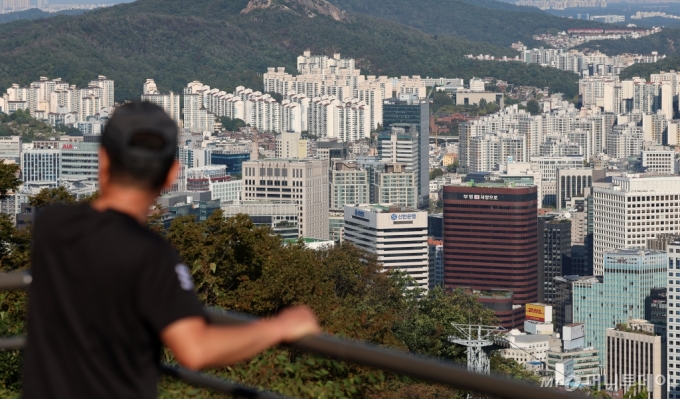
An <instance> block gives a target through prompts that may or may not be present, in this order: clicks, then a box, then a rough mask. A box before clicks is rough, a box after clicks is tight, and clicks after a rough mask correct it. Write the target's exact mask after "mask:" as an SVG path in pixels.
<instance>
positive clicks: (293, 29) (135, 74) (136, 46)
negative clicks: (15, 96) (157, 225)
mask: <svg viewBox="0 0 680 399" xmlns="http://www.w3.org/2000/svg"><path fill="white" fill-rule="evenodd" d="M277 1H278V2H279V3H281V4H283V5H285V6H286V7H285V8H283V7H281V8H274V9H255V10H253V11H252V12H250V13H248V14H241V11H242V10H243V9H245V8H246V6H248V1H247V0H194V1H191V2H186V1H180V0H138V1H136V2H134V3H128V4H121V5H118V6H114V7H109V8H104V9H99V10H95V11H92V12H88V13H85V14H83V15H78V16H71V17H66V16H58V17H54V18H47V19H40V20H34V21H19V22H13V23H8V24H4V25H0V88H4V87H7V86H8V85H10V84H12V83H20V84H28V83H29V82H31V81H33V80H36V79H37V78H38V77H39V76H48V77H51V78H55V77H61V78H62V79H64V80H65V81H67V82H70V83H73V84H78V85H85V84H87V82H89V80H91V79H92V78H93V77H95V76H96V75H98V74H103V75H106V76H108V77H109V78H112V79H114V80H115V81H116V100H117V101H121V100H125V99H132V98H138V96H139V95H140V94H141V86H142V84H143V83H144V81H145V80H146V79H148V78H154V79H156V81H157V83H158V84H159V89H161V90H175V91H180V90H181V89H182V87H184V86H185V85H186V83H188V82H190V81H192V80H201V81H202V82H204V83H205V84H208V85H210V86H212V87H219V88H220V89H223V90H232V89H233V88H235V87H236V86H238V85H245V86H250V87H253V88H255V89H260V88H261V86H262V77H261V74H262V73H263V72H265V71H266V68H267V67H270V66H285V67H287V68H288V69H289V70H293V69H294V65H295V59H296V57H297V56H298V55H299V54H301V53H302V52H303V51H304V50H307V49H309V50H312V52H313V53H317V54H333V53H336V52H340V53H342V54H343V56H347V57H353V58H356V59H357V61H358V64H359V66H360V67H361V68H362V69H364V72H365V73H370V74H386V75H390V76H400V75H414V74H419V75H422V76H436V77H439V76H446V77H461V78H465V79H469V78H470V77H472V76H493V77H496V78H499V79H503V80H508V81H509V82H510V83H514V84H522V85H533V86H541V87H543V86H550V87H551V89H553V90H554V91H561V92H564V93H565V94H567V95H568V96H570V97H571V96H573V94H574V93H575V91H576V84H575V82H576V81H577V79H576V75H574V74H571V73H568V72H562V71H557V70H554V69H541V68H540V67H537V66H527V65H523V64H519V63H507V64H506V63H496V62H478V61H470V60H466V59H464V58H463V55H464V54H469V53H472V54H492V55H496V56H503V55H508V56H514V55H516V52H515V51H513V50H511V49H509V48H500V47H496V46H493V45H491V44H488V43H482V42H474V41H470V40H467V39H463V38H455V37H449V36H446V35H436V36H433V35H430V34H426V33H423V32H422V31H419V30H417V29H415V28H411V27H407V26H404V25H402V24H399V23H396V22H391V21H385V20H379V19H376V18H373V17H370V16H365V15H357V14H352V15H351V16H349V17H348V18H346V19H345V20H344V21H336V20H335V19H333V18H332V17H329V16H325V15H321V14H318V13H316V14H314V13H312V14H311V17H310V13H309V10H307V9H304V7H300V6H296V5H297V4H298V2H302V0H277ZM378 1H380V0H378ZM427 1H430V0H427ZM274 3H276V2H274ZM465 4H467V3H465ZM409 9H410V8H406V9H405V12H408V10H409ZM433 11H436V10H433Z"/></svg>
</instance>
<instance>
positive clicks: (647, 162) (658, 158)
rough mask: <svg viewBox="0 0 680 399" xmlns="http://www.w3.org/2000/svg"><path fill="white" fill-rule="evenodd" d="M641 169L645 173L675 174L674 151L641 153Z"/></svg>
mask: <svg viewBox="0 0 680 399" xmlns="http://www.w3.org/2000/svg"><path fill="white" fill-rule="evenodd" d="M642 167H644V168H646V169H645V172H647V173H658V174H661V175H672V174H675V151H670V150H669V151H663V150H656V151H642Z"/></svg>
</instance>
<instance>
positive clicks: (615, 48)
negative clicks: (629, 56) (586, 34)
mask: <svg viewBox="0 0 680 399" xmlns="http://www.w3.org/2000/svg"><path fill="white" fill-rule="evenodd" d="M576 48H577V49H591V50H599V51H601V52H603V53H605V54H607V55H616V54H623V53H634V54H650V53H651V52H652V51H658V52H659V54H666V55H673V54H679V53H680V29H664V30H662V31H661V32H659V33H655V34H653V35H649V36H645V37H641V38H639V39H621V40H596V41H592V42H587V43H583V44H581V45H580V46H578V47H576Z"/></svg>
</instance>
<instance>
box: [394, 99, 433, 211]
mask: <svg viewBox="0 0 680 399" xmlns="http://www.w3.org/2000/svg"><path fill="white" fill-rule="evenodd" d="M394 124H407V125H415V127H416V131H417V132H418V136H417V149H418V151H417V154H418V158H417V159H418V172H417V173H418V175H417V176H416V178H417V188H418V203H419V205H418V206H419V207H420V208H422V207H424V206H427V204H428V203H429V195H430V102H429V100H428V99H420V98H418V96H416V95H402V96H400V97H399V98H393V99H389V100H385V101H384V102H383V127H384V128H389V127H391V126H392V125H394Z"/></svg>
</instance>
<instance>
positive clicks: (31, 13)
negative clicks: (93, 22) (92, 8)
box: [0, 8, 85, 24]
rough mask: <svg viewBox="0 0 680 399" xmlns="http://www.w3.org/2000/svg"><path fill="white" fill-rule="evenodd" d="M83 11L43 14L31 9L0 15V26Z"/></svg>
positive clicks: (81, 11) (77, 13)
mask: <svg viewBox="0 0 680 399" xmlns="http://www.w3.org/2000/svg"><path fill="white" fill-rule="evenodd" d="M84 12H85V10H64V11H59V12H54V13H50V12H45V11H42V10H39V9H37V8H31V9H30V10H25V11H17V12H8V13H7V14H0V24H4V23H7V22H12V21H22V20H30V19H38V18H50V17H56V16H57V15H80V14H82V13H84Z"/></svg>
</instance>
